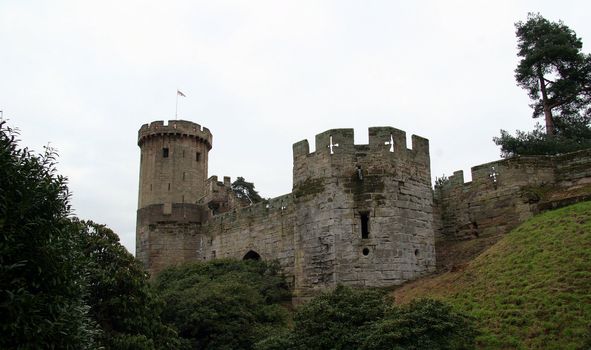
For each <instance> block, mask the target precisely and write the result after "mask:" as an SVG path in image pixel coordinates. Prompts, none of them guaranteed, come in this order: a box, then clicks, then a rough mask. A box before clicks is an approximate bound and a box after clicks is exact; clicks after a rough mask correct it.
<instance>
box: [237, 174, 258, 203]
mask: <svg viewBox="0 0 591 350" xmlns="http://www.w3.org/2000/svg"><path fill="white" fill-rule="evenodd" d="M231 187H232V191H234V193H235V194H236V197H238V198H241V199H246V200H248V201H249V202H250V203H251V204H252V203H258V202H260V201H262V200H263V198H261V196H259V193H258V192H257V191H256V190H255V189H254V183H252V182H247V181H246V180H244V178H243V177H242V176H239V177H238V178H237V179H236V181H234V182H233V183H232V185H231Z"/></svg>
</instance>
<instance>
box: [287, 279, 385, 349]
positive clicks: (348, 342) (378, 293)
mask: <svg viewBox="0 0 591 350" xmlns="http://www.w3.org/2000/svg"><path fill="white" fill-rule="evenodd" d="M385 298H386V292H384V291H382V290H379V289H363V288H362V289H351V288H347V287H343V286H338V287H337V288H336V289H335V290H334V291H333V292H330V293H325V294H322V295H320V296H318V297H316V298H314V299H312V300H311V301H310V302H309V303H307V304H304V305H303V306H302V307H301V308H299V309H298V310H297V313H296V314H295V317H294V334H295V337H294V339H295V340H296V345H297V346H298V347H301V348H307V349H358V348H359V347H360V345H361V343H362V342H363V338H364V336H365V335H366V334H367V332H368V330H369V326H370V325H371V324H372V323H373V322H376V321H378V320H380V319H381V318H382V317H383V316H384V312H385V311H386V308H387V305H389V303H387V302H386V300H385ZM390 303H391V300H390Z"/></svg>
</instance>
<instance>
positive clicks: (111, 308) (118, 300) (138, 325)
mask: <svg viewBox="0 0 591 350" xmlns="http://www.w3.org/2000/svg"><path fill="white" fill-rule="evenodd" d="M73 224H74V225H75V226H76V228H77V229H78V231H79V232H80V233H81V234H82V238H83V239H84V247H83V251H84V254H85V255H86V256H87V257H88V259H89V262H88V273H89V286H90V289H89V295H88V304H89V305H90V306H91V309H90V315H91V317H92V318H93V319H94V320H95V321H96V322H97V323H98V325H99V326H100V328H101V330H102V333H101V335H100V337H99V343H100V345H102V346H104V347H105V348H106V349H178V348H179V347H180V339H179V338H178V336H177V335H176V332H175V331H174V330H173V329H172V328H170V327H168V326H166V325H164V324H163V323H162V322H161V320H160V313H161V311H162V308H163V303H162V302H161V301H160V299H159V298H158V297H157V295H156V294H155V291H154V290H153V287H152V286H151V285H150V284H149V280H148V276H147V274H146V272H145V271H144V269H143V268H142V266H141V265H140V263H139V261H137V260H136V259H135V258H134V257H133V256H132V255H131V254H129V253H128V252H127V250H126V249H125V248H124V247H123V246H122V245H121V244H120V243H119V237H118V236H117V235H116V234H115V233H114V232H113V231H112V230H110V229H109V228H107V227H105V226H104V225H99V224H95V223H93V222H91V221H88V222H84V221H82V222H74V223H73Z"/></svg>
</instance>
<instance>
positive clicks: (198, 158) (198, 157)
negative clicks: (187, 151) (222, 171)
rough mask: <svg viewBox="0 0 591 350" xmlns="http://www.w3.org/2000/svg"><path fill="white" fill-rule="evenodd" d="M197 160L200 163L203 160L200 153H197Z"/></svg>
mask: <svg viewBox="0 0 591 350" xmlns="http://www.w3.org/2000/svg"><path fill="white" fill-rule="evenodd" d="M195 160H196V161H200V160H201V153H199V152H197V153H195Z"/></svg>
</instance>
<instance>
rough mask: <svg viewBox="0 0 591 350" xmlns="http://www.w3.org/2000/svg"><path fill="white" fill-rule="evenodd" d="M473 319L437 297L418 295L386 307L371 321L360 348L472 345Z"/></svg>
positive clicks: (455, 347)
mask: <svg viewBox="0 0 591 350" xmlns="http://www.w3.org/2000/svg"><path fill="white" fill-rule="evenodd" d="M477 334H478V333H477V331H476V329H475V328H474V325H473V321H472V320H471V319H469V318H467V317H466V316H464V315H462V314H459V313H457V312H455V311H454V310H452V308H451V306H449V305H447V304H444V303H442V302H440V301H436V300H429V299H421V300H418V301H417V300H415V301H413V302H411V303H410V304H408V305H403V306H400V307H393V308H390V309H388V311H387V312H386V314H385V316H384V318H383V319H381V320H379V321H378V322H375V323H374V324H372V325H371V329H370V331H369V332H368V335H367V337H365V338H364V339H363V344H362V346H361V347H360V349H365V350H390V349H400V350H403V349H404V350H422V349H441V350H444V349H445V350H447V349H449V350H460V349H474V345H475V344H474V340H475V338H476V336H477Z"/></svg>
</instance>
